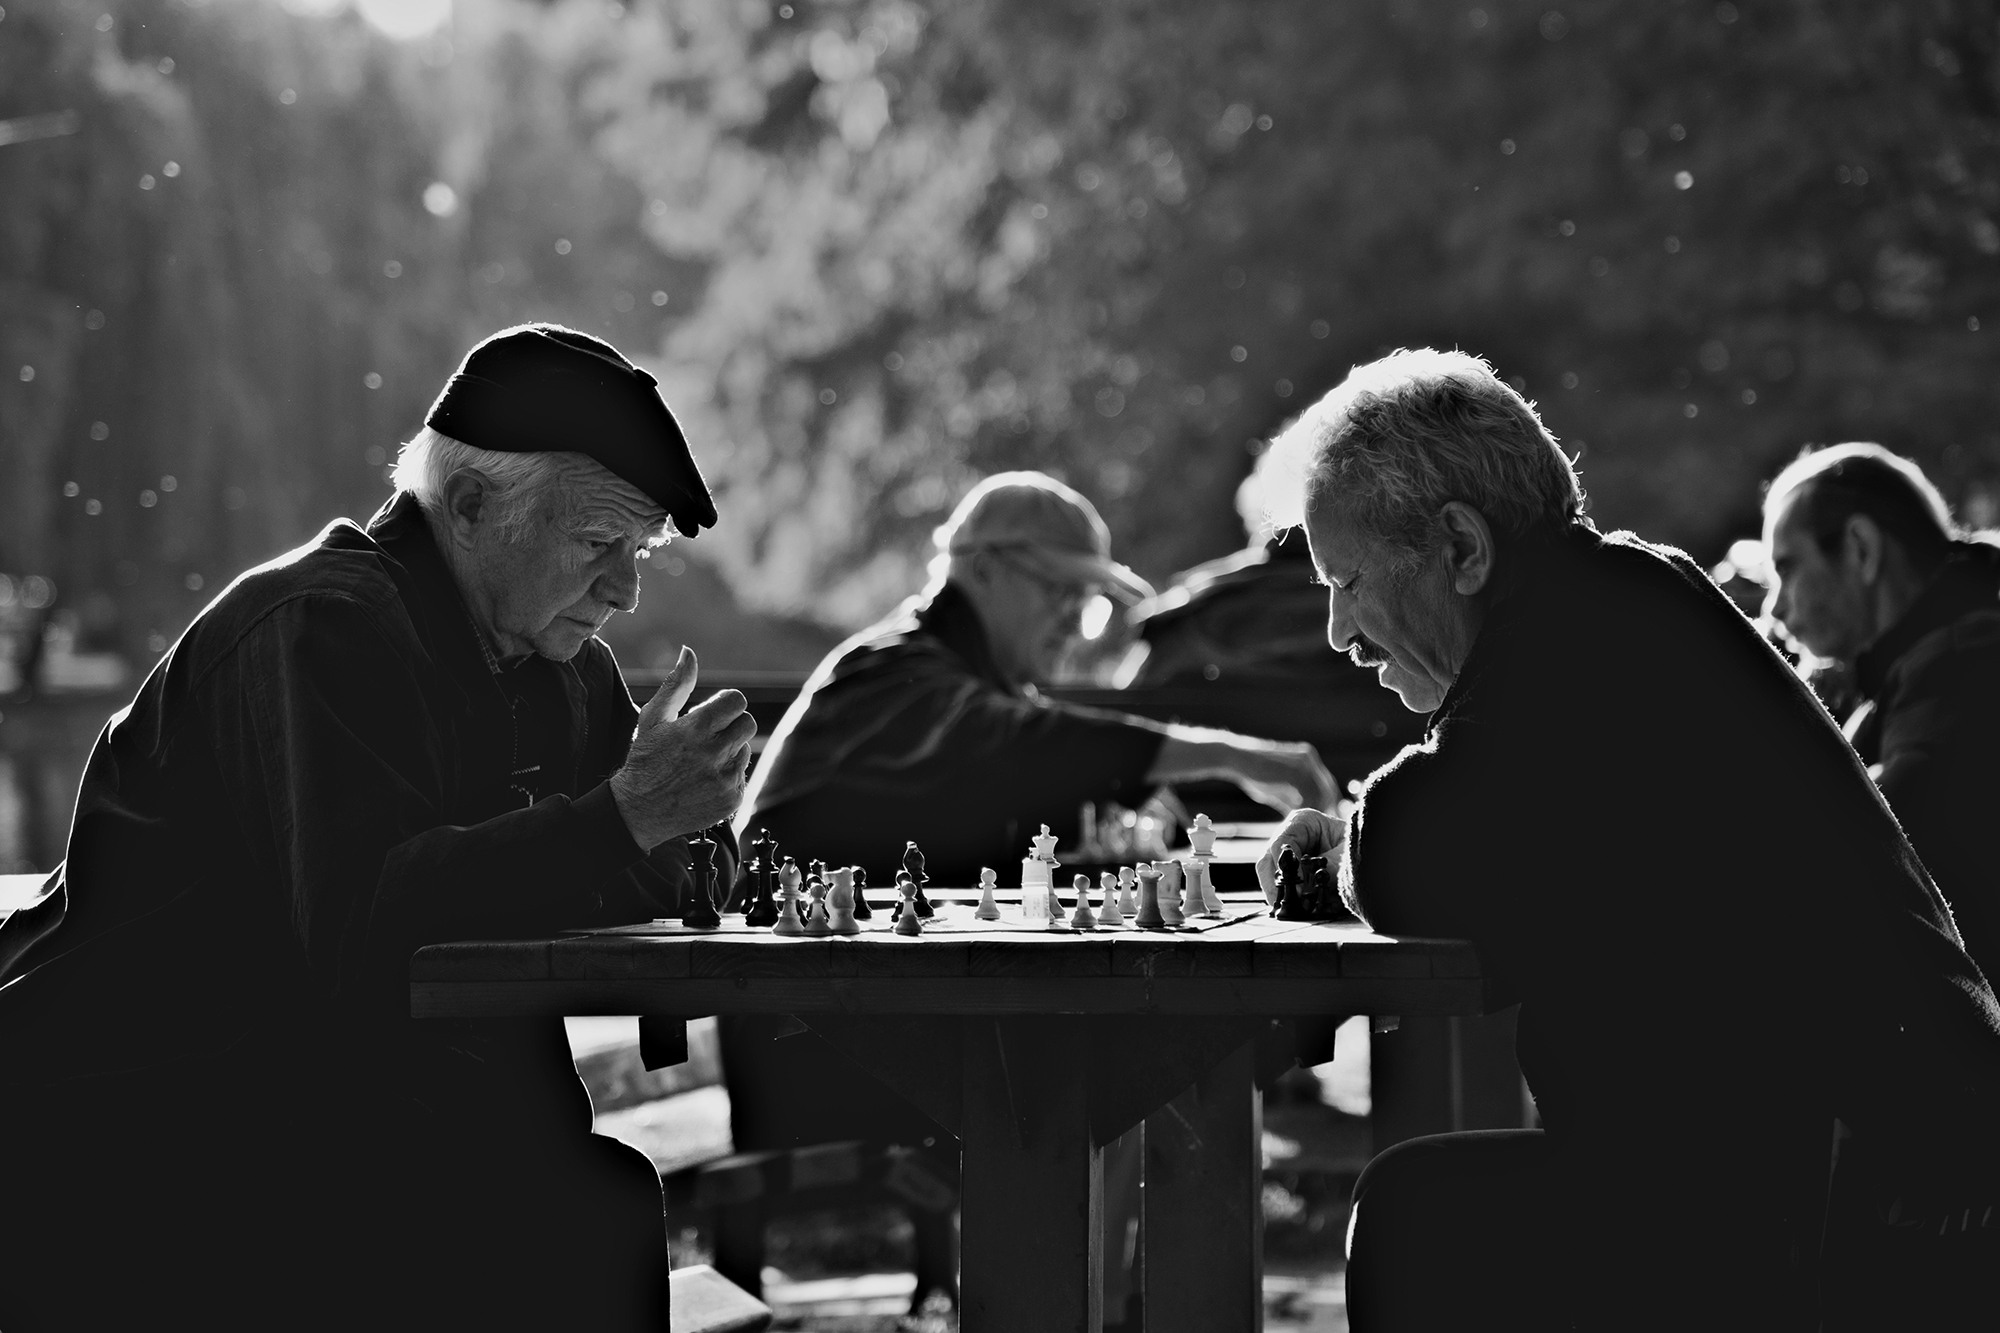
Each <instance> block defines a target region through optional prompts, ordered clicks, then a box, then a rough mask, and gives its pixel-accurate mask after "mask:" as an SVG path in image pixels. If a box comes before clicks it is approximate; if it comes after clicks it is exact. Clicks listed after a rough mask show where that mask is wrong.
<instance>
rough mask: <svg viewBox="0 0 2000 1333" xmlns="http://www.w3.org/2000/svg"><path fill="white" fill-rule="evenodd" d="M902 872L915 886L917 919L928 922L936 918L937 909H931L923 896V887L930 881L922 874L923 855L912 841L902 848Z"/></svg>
mask: <svg viewBox="0 0 2000 1333" xmlns="http://www.w3.org/2000/svg"><path fill="white" fill-rule="evenodd" d="M903 870H904V873H906V874H907V875H909V877H910V880H911V882H912V883H914V884H915V885H916V886H917V917H918V919H920V920H928V919H929V918H931V917H934V916H936V915H937V908H935V907H932V906H931V900H930V899H929V898H927V897H925V896H924V885H925V884H926V883H928V882H929V881H930V876H928V875H926V874H925V873H924V854H923V852H922V851H921V850H920V849H919V848H918V847H917V844H916V843H915V842H914V841H912V842H910V843H909V845H908V846H906V847H904V848H903Z"/></svg>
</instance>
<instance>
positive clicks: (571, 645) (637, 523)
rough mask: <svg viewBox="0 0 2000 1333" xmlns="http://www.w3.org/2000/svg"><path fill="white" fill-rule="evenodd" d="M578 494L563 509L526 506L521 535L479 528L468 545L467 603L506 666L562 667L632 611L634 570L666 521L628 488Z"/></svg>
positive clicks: (544, 502)
mask: <svg viewBox="0 0 2000 1333" xmlns="http://www.w3.org/2000/svg"><path fill="white" fill-rule="evenodd" d="M562 484H564V485H571V486H575V485H578V483H574V482H566V483H562ZM582 490H583V493H582V494H580V495H575V494H574V493H573V498H572V499H571V500H570V502H569V503H568V504H563V503H561V502H560V501H559V500H558V497H557V496H555V495H553V494H545V495H543V496H541V497H538V498H537V499H535V500H533V501H531V502H530V503H531V505H532V509H531V511H530V513H529V514H528V516H527V519H526V523H525V526H524V527H523V528H522V530H520V531H518V532H515V533H512V534H508V533H504V532H501V531H499V530H498V529H497V527H496V525H495V524H494V523H491V522H482V523H481V524H480V525H479V527H478V529H477V530H476V531H475V533H474V535H473V546H472V550H471V551H470V552H469V558H468V560H467V561H466V563H465V566H464V567H462V569H461V575H462V576H463V577H465V578H466V579H467V581H468V582H470V583H472V584H473V585H475V586H474V587H471V588H468V589H467V593H468V597H467V601H468V603H470V604H471V605H472V607H473V609H474V616H475V618H476V619H480V620H482V621H484V622H485V623H484V626H483V628H485V629H486V631H487V633H488V635H489V636H490V638H491V640H492V641H493V643H494V645H495V647H496V648H497V650H498V651H499V653H500V655H501V656H503V657H518V656H522V655H525V654H527V653H530V652H532V653H538V654H540V655H541V656H543V657H546V658H548V659H550V660H551V661H555V662H567V661H568V660H569V659H570V658H572V657H575V656H576V654H577V652H578V650H580V649H581V648H582V647H583V645H584V641H585V640H587V639H589V638H590V637H591V636H592V635H594V634H596V633H597V631H598V630H600V629H602V628H603V626H604V622H605V621H607V620H609V619H610V618H611V613H612V612H614V611H630V610H632V609H633V608H634V607H636V606H637V605H638V604H639V560H640V559H641V558H642V557H643V556H644V554H645V553H646V551H647V549H648V548H647V541H648V539H649V538H650V537H651V536H653V535H655V534H657V533H658V532H659V529H660V524H661V523H662V521H664V519H665V517H666V515H665V514H664V513H663V512H662V511H661V510H660V509H659V508H658V507H657V506H655V505H653V504H652V503H651V502H650V501H647V500H646V499H645V498H644V497H643V496H641V495H640V494H639V493H638V492H637V491H635V490H632V489H631V488H629V487H623V486H619V487H616V488H614V487H610V486H603V485H596V486H593V485H589V484H587V483H584V484H583V485H582ZM482 612H483V614H482Z"/></svg>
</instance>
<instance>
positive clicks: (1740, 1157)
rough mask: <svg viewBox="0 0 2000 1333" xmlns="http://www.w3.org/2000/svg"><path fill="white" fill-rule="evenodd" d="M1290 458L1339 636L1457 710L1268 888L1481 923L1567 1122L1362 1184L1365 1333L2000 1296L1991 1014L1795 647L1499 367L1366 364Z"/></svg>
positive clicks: (1389, 1168) (1908, 1314) (1908, 1323)
mask: <svg viewBox="0 0 2000 1333" xmlns="http://www.w3.org/2000/svg"><path fill="white" fill-rule="evenodd" d="M1278 447H1279V448H1281V449H1285V450H1287V451H1288V452H1289V454H1290V455H1291V457H1292V458H1293V460H1294V462H1295V465H1296V467H1295V476H1296V481H1295V483H1294V485H1293V486H1292V487H1291V488H1290V495H1291V498H1292V501H1293V508H1294V513H1293V514H1292V515H1291V517H1292V519H1293V520H1294V521H1303V523H1304V526H1305V530H1306V534H1307V537H1308V539H1309V541H1310V543H1311V548H1312V555H1313V560H1314V564H1315V566H1316V567H1317V569H1318V571H1319V574H1320V576H1321V577H1322V578H1323V579H1324V580H1325V582H1326V584H1327V587H1328V594H1327V598H1328V611H1327V637H1328V640H1329V641H1330V642H1331V643H1332V645H1333V647H1334V648H1336V649H1339V650H1344V651H1347V652H1348V653H1350V654H1351V655H1352V656H1353V658H1354V660H1355V661H1357V662H1358V663H1361V664H1363V665H1367V666H1372V667H1374V668H1375V670H1376V671H1377V673H1378V676H1379V678H1380V680H1381V682H1382V684H1383V685H1385V686H1387V687H1388V688H1390V689H1392V690H1394V691H1396V693H1397V694H1398V695H1400V696H1401V698H1402V699H1403V702H1404V703H1405V704H1406V705H1407V706H1408V707H1410V708H1411V709H1414V710H1416V711H1419V712H1425V713H1429V714H1430V725H1429V730H1428V733H1427V735H1426V736H1425V738H1424V740H1423V742H1422V743H1421V744H1417V745H1413V746H1410V747H1409V748H1407V749H1405V750H1404V751H1403V752H1402V753H1401V754H1400V755H1398V756H1397V757H1396V758H1395V759H1394V760H1392V761H1391V762H1390V763H1389V764H1387V765H1386V766H1384V767H1383V768H1382V769H1381V770H1379V771H1378V772H1377V773H1375V774H1374V775H1373V776H1372V777H1371V778H1370V779H1369V781H1368V783H1367V785H1366V788H1365V790H1364V794H1363V796H1362V799H1361V802H1360V805H1359V807H1358V809H1357V810H1356V811H1355V814H1354V819H1353V822H1352V825H1351V827H1349V828H1346V829H1343V828H1342V827H1341V826H1340V825H1339V824H1338V823H1336V822H1335V821H1333V820H1331V819H1329V818H1328V817H1327V816H1325V815H1323V814H1320V813H1318V812H1312V811H1302V812H1299V813H1298V814H1296V815H1294V816H1293V817H1292V818H1291V820H1289V821H1288V823H1287V825H1286V827H1285V829H1284V830H1283V831H1282V832H1281V833H1280V835H1279V837H1278V838H1277V840H1276V841H1275V842H1274V843H1273V846H1272V848H1271V850H1270V851H1269V852H1268V853H1267V854H1266V857H1265V858H1264V861H1263V862H1262V863H1261V864H1260V871H1261V872H1262V873H1263V874H1264V875H1266V876H1267V877H1268V876H1269V874H1270V873H1271V871H1272V869H1273V866H1274V864H1275V858H1276V855H1277V853H1278V851H1279V850H1280V849H1282V848H1283V847H1285V846H1288V845H1289V846H1293V847H1297V848H1300V849H1302V850H1304V851H1306V852H1311V853H1320V852H1332V851H1335V850H1341V851H1342V855H1343V868H1342V879H1343V888H1344V890H1345V891H1346V893H1347V895H1348V897H1349V901H1350V904H1351V905H1352V906H1353V907H1354V909H1355V910H1356V911H1357V912H1358V913H1359V914H1360V915H1361V916H1362V917H1363V918H1364V919H1366V920H1367V921H1368V922H1369V923H1371V924H1372V925H1374V926H1375V927H1376V928H1377V929H1380V930H1385V931H1390V932H1394V933H1401V934H1408V935H1424V936H1444V937H1458V938H1465V939H1470V940H1471V941H1472V942H1473V943H1474V944H1475V945H1476V946H1477V948H1478V951H1479V957H1480V961H1481V965H1482V968H1483V971H1484V974H1485V976H1486V978H1487V985H1488V1002H1489V1004H1490V1005H1491V1006H1492V1007H1495V1008H1498V1007H1501V1006H1505V1005H1510V1004H1513V1003H1516V1002H1518V1003H1519V1004H1520V1005H1521V1012H1520V1026H1519V1039H1518V1050H1519V1055H1520V1061H1521V1067H1522V1069H1523V1070H1524V1071H1525V1073H1526V1075H1527V1078H1528V1082H1529V1084H1530V1087H1531V1089H1532V1091H1533V1093H1534V1096H1535V1101H1536V1104H1537V1106H1538V1107H1539V1109H1540V1112H1541V1116H1542V1120H1543V1123H1544V1125H1545V1131H1496V1132H1489V1133H1481V1134H1462V1135H1445V1136H1440V1137H1436V1138H1430V1139H1418V1140H1413V1141H1411V1142H1408V1143H1405V1144H1402V1145H1399V1146H1397V1147H1394V1148H1392V1149H1391V1150H1389V1151H1388V1152H1387V1153H1385V1154H1383V1155H1382V1156H1380V1157H1378V1158H1377V1159H1376V1160H1375V1162H1374V1163H1372V1164H1371V1165H1370V1167H1369V1168H1368V1170H1367V1172H1366V1173H1364V1175H1363V1176H1362V1178H1361V1180H1360V1182H1359V1183H1358V1184H1357V1186H1356V1192H1355V1212H1354V1220H1353V1226H1352V1230H1351V1232H1350V1240H1349V1244H1350V1254H1349V1270H1348V1283H1349V1286H1348V1299H1349V1311H1350V1317H1351V1319H1352V1321H1353V1325H1354V1327H1355V1329H1356V1330H1357V1333H1379V1331H1380V1330H1404V1329H1433V1328H1435V1329H1445V1328H1454V1329H1456V1328H1567V1327H1580V1328H1621V1329H1636V1328H1655V1327H1658V1328H1696V1327H1699V1328H1721V1327H1729V1328H1756V1329H1794V1328H1797V1329H1809V1328H1814V1327H1824V1328H1829V1329H1832V1328H1850V1327H1852V1328H1887V1327H1913V1328H1914V1327H1924V1328H1929V1327H1945V1326H1947V1325H1946V1324H1944V1323H1941V1322H1938V1320H1939V1318H1940V1317H1941V1316H1942V1312H1943V1311H1946V1310H1949V1309H1951V1308H1953V1306H1954V1304H1955V1303H1958V1302H1962V1301H1964V1300H1967V1299H1985V1300H1987V1301H1989V1302H1990V1301H1992V1299H1993V1283H1994V1278H1993V1273H1994V1272H1995V1265H1994V1263H1993V1259H1994V1250H1995V1244H1994V1241H1993V1239H1992V1238H1993V1237H1996V1236H2000V1230H1994V1229H1990V1228H1989V1229H1987V1230H1979V1229H1978V1226H1977V1225H1975V1224H1979V1225H1985V1224H1982V1223H1980V1219H1981V1218H1983V1217H1987V1216H1988V1212H1989V1210H1992V1209H1994V1208H1995V1207H1996V1206H2000V1174H1996V1173H1995V1171H1994V1158H1995V1153H1994V1150H1993V1147H1992V1132H1991V1129H1992V1125H1993V1124H1994V1123H1996V1120H1995V1115H1996V1112H2000V1004H1996V1001H1995V997H1994V993H1993V991H1992V990H1991V989H1990V988H1989V986H1988V985H1987V982H1986V980H1985V979H1984V978H1983V977H1982V976H1981V975H1980V972H1979V969H1978V968H1977V967H1975V966H1974V965H1973V963H1972V962H1971V960H1970V959H1968V958H1967V957H1966V954H1965V952H1964V949H1963V947H1962V944H1961V941H1960V938H1959V935H1958V932H1957V930H1956V929H1955V928H1954V926H1953V924H1952V919H1951V915H1950V912H1949V911H1948V910H1947V908H1946V907H1945V905H1944V902H1943V901H1942V899H1941V898H1940V897H1939V895H1938V893H1937V890H1936V889H1935V888H1934V887H1933V885H1932V884H1931V882H1930V880H1929V879H1928V877H1926V875H1925V874H1924V871H1923V868H1922V866H1921V864H1920V863H1919V862H1918V860H1917V858H1916V856H1915V854H1914V853H1913V852H1912V851H1911V850H1910V846H1909V844H1908V842H1906V841H1905V840H1904V837H1903V834H1902V832H1901V830H1900V829H1899V828H1898V827H1897V824H1896V821H1895V819H1894V818H1893V817H1892V816H1891V815H1890V813H1889V810H1888V808H1887V807H1886V806H1885V805H1884V804H1883V802H1882V798H1881V796H1880V795H1879V794H1878V793H1877V791H1876V790H1875V787H1874V785H1873V784H1872V783H1871V782H1870V781H1869V778H1868V774H1867V773H1866V771H1865V770H1864V769H1863V768H1862V766H1861V764H1860V763H1859V761H1858V760H1857V759H1856V757H1855V755H1854V753H1853V752H1852V751H1851V750H1850V749H1849V748H1848V747H1847V745H1846V744H1845V742H1844V741H1843V739H1842V737H1841V734H1840V732H1839V731H1838V730H1837V729H1836V728H1835V727H1834V725H1833V723H1832V720H1831V719H1830V718H1829V717H1828V716H1827V714H1826V712H1825V710H1824V709H1823V708H1821V707H1820V705H1819V704H1818V702H1817V701H1816V700H1815V699H1814V698H1813V696H1812V695H1811V694H1810V693H1809V692H1808V691H1807V690H1806V688H1805V687H1804V686H1803V685H1802V684H1801V683H1800V681H1799V680H1798V678H1797V677H1796V676H1795V675H1794V674H1793V673H1792V672H1791V670H1790V669H1789V668H1788V666H1787V664H1786V663H1785V662H1784V661H1783V659H1781V658H1780V657H1779V656H1778V655H1777V654H1776V652H1774V651H1773V650H1772V648H1771V647H1770V646H1769V645H1768V644H1767V643H1766V642H1765V641H1764V640H1763V639H1762V638H1761V637H1760V636H1759V634H1758V633H1757V631H1756V629H1755V628H1754V627H1753V626H1752V625H1751V624H1750V622H1749V621H1748V620H1746V619H1745V618H1744V616H1743V615H1742V613H1741V612H1740V611H1738V610H1737V608H1736V607H1735V606H1734V604H1732V603H1731V602H1730V601H1729V600H1728V599H1727V598H1726V597H1724V596H1723V595H1722V593H1721V592H1720V591H1719V590H1718V589H1717V588H1716V587H1715V586H1714V585H1713V584H1712V583H1711V582H1709V580H1708V578H1707V577H1706V575H1704V574H1703V573H1702V571H1701V570H1700V569H1699V568H1698V567H1697V566H1695V565H1694V564H1693V563H1692V562H1690V561H1689V560H1688V559H1687V557H1686V556H1684V555H1682V554H1681V553H1680V552H1678V551H1675V550H1672V549H1669V548H1666V547H1661V546H1655V545H1651V544H1649V543H1646V542H1644V541H1641V540H1639V539H1638V538H1637V537H1634V536H1632V535H1631V534H1629V533H1611V534H1605V533H1601V532H1599V531H1598V530H1597V529H1596V527H1595V526H1594V525H1593V524H1592V523H1591V522H1590V520H1589V519H1588V518H1586V517H1585V516H1584V496H1583V490H1582V487H1581V485H1580V483H1579V482H1578V479H1577V476H1576V472H1575V469H1574V467H1573V466H1572V465H1571V462H1570V460H1569V459H1568V458H1567V457H1565V456H1564V454H1563V452H1562V450H1561V449H1560V448H1559V447H1558V445H1557V443H1556V441H1555V439H1554V438H1553V437H1552V436H1551V435H1550V434H1549V432H1548V431H1547V430H1546V429H1545V428H1544V427H1543V425H1542V422H1541V420H1540V418H1539V417H1538V416H1537V415H1536V413H1535V410H1534V408H1533V407H1532V405H1530V404H1529V403H1527V402H1526V401H1524V400H1523V399H1522V397H1521V396H1520V394H1518V393H1517V392H1515V391H1514V390H1513V389H1511V388H1509V387H1508V386H1507V385H1506V384H1505V383H1503V382H1502V381H1501V380H1500V379H1499V378H1498V376H1496V375H1495V374H1494V373H1493V370H1492V369H1491V367H1489V366H1488V365H1487V364H1486V363H1485V362H1483V361H1481V360H1479V359H1477V358H1475V357H1471V356H1467V355H1464V354H1461V353H1456V352H1434V351H1417V352H1401V353H1398V354H1396V355H1394V356H1390V357H1386V358H1384V359H1382V360H1379V361H1376V362H1373V363H1371V364H1369V365H1365V366H1361V367H1359V368H1357V369H1356V370H1355V371H1354V372H1353V373H1352V374H1351V375H1350V376H1349V377H1348V379H1347V380H1346V382H1345V383H1343V384H1342V385H1340V386H1339V387H1338V388H1336V389H1335V390H1334V391H1333V392H1332V393H1330V394H1329V395H1327V397H1326V398H1325V399H1324V400H1322V401H1321V402H1320V403H1318V404H1317V405H1316V406H1314V407H1313V408H1311V409H1310V410H1309V411H1307V412H1306V413H1305V415H1304V416H1303V417H1302V418H1301V419H1300V421H1299V422H1298V423H1297V424H1296V425H1295V426H1294V427H1292V428H1291V429H1290V430H1289V431H1288V432H1287V433H1286V435H1285V437H1284V438H1283V439H1282V440H1281V441H1280V443H1279V445H1278ZM1991 1215H1992V1217H1993V1218H1995V1219H2000V1211H1994V1212H1992V1213H1991ZM1994 1309H2000V1306H1989V1309H1988V1313H1989V1316H1990V1315H1991V1313H1992V1311H1993V1310H1994ZM1822 1320H1823V1321H1824V1322H1823V1323H1822V1322H1820V1321H1822Z"/></svg>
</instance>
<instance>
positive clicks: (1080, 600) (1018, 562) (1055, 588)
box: [993, 551, 1098, 614]
mask: <svg viewBox="0 0 2000 1333" xmlns="http://www.w3.org/2000/svg"><path fill="white" fill-rule="evenodd" d="M993 554H994V555H996V556H998V557H1000V560H1001V561H1002V563H1004V564H1006V565H1007V566H1008V567H1009V568H1010V569H1012V570H1013V571H1014V572H1015V573H1017V574H1019V575H1020V576H1021V577H1022V578H1024V579H1026V580H1027V581H1028V582H1030V583H1032V584H1034V585H1035V587H1036V589H1037V590H1038V591H1040V593H1041V594H1042V596H1043V597H1044V598H1046V599H1047V600H1048V601H1050V602H1052V603H1054V604H1055V605H1056V606H1058V607H1060V608H1063V609H1065V610H1067V611H1070V612H1071V613H1072V614H1081V613H1082V611H1083V607H1084V603H1086V602H1088V601H1089V600H1090V599H1091V598H1092V597H1095V596H1096V595H1097V592H1098V589H1097V587H1096V586H1095V585H1093V584H1079V583H1072V582H1070V581H1068V580H1066V579H1053V578H1050V577H1049V576H1048V575H1047V574H1044V573H1042V572H1041V571H1040V570H1039V569H1036V568H1035V567H1034V565H1032V564H1031V563H1029V561H1027V560H1026V559H1024V558H1022V557H1020V556H1018V555H1015V554H1014V553H1013V552H1012V551H995V552H993Z"/></svg>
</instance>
